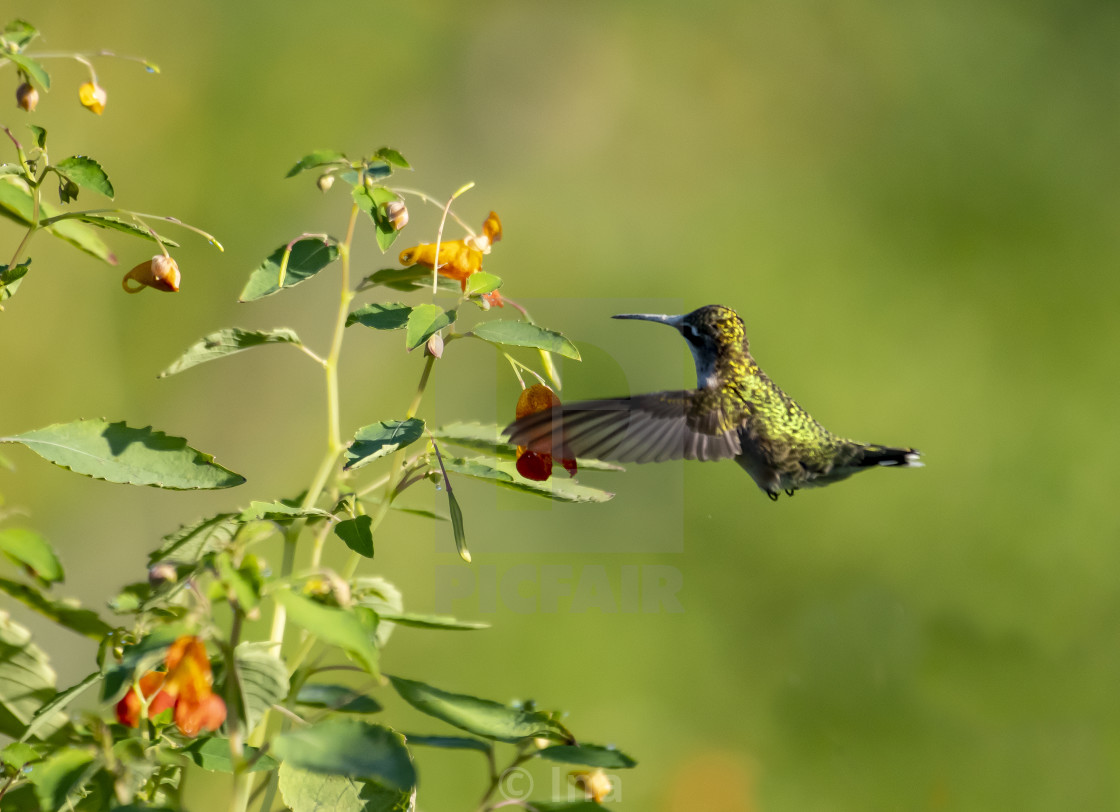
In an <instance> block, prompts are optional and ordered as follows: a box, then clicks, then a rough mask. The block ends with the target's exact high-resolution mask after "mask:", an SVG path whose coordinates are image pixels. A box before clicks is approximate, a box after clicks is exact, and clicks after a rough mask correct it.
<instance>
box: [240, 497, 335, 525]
mask: <svg viewBox="0 0 1120 812" xmlns="http://www.w3.org/2000/svg"><path fill="white" fill-rule="evenodd" d="M330 516H331V514H330V513H328V512H327V511H325V510H321V509H320V508H315V507H306V508H305V507H299V506H298V505H289V504H286V503H284V502H256V501H253V502H250V503H249V507H247V508H245V509H244V510H243V511H241V514H240V515H239V516H238V517H237V518H238V520H239V521H242V522H253V521H269V522H290V521H293V520H294V519H310V518H316V517H318V518H320V519H328V518H330Z"/></svg>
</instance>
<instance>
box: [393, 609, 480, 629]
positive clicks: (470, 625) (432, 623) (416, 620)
mask: <svg viewBox="0 0 1120 812" xmlns="http://www.w3.org/2000/svg"><path fill="white" fill-rule="evenodd" d="M377 616H378V617H379V618H381V619H382V620H391V621H392V622H393V623H399V624H400V625H401V626H412V627H414V628H417V629H446V630H448V631H474V630H477V629H489V628H490V624H489V623H482V622H480V621H476V620H459V619H458V618H454V617H451V616H450V615H422V614H417V613H416V612H395V611H392V610H389V609H384V610H381V609H379V610H377Z"/></svg>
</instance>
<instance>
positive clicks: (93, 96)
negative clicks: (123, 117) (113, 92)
mask: <svg viewBox="0 0 1120 812" xmlns="http://www.w3.org/2000/svg"><path fill="white" fill-rule="evenodd" d="M78 98H79V99H80V100H81V102H82V107H84V108H86V109H87V110H89V111H91V112H93V113H97V115H101V114H102V113H104V112H105V102H106V100H107V99H108V94H107V93H106V92H105V88H103V87H102V86H101V85H99V84H96V83H94V82H86V83H85V84H84V85H82V86H81V87H79V88H78Z"/></svg>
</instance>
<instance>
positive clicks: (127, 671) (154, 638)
mask: <svg viewBox="0 0 1120 812" xmlns="http://www.w3.org/2000/svg"><path fill="white" fill-rule="evenodd" d="M185 633H186V629H185V627H183V626H180V625H168V626H158V627H156V629H155V630H154V631H152V632H151V633H150V634H147V635H145V636H144V637H143V638H141V639H140V640H139V641H138V642H137V643H136V645H133V646H128V647H127V648H126V649H125V650H124V652H123V653H122V654H121V659H120V662H112V661H110V662H111V665H109V666H108V667H107V668H105V670H104V681H103V682H102V683H101V701H102V702H106V703H108V702H116V701H117V700H119V699H120V698H121V697H122V696H124V692H125V691H127V690H128V689H129V687H130V686H131V685H132V682H133V679H134V678H135V677H136V675H137V674H138V673H139V674H144V673H147V672H148V671H151V670H152V669H153V668H155V667H156V666H157V665H159V664H160V663H162V662H163V659H164V656H165V655H166V653H167V649H169V648H170V647H171V644H172V643H174V642H175V640H176V639H178V638H179V637H181V636H182V635H183V634H185Z"/></svg>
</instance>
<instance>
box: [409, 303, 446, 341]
mask: <svg viewBox="0 0 1120 812" xmlns="http://www.w3.org/2000/svg"><path fill="white" fill-rule="evenodd" d="M454 321H455V311H454V310H448V311H446V312H445V311H444V309H443V308H442V307H440V306H439V305H434V304H421V305H417V306H416V307H414V308H412V312H411V313H409V314H408V327H407V328H406V329H405V341H404V345H405V347H406V348H407V349H410V350H414V349H416V348H417V347H419V346H420V345H421V344H423V343H424V342H425V341H427V340H428V339H429V338H430V337H431V336H432V335H433V334H434V333H438V332H439V331H440V330H442V329H443V328H444V327H447V326H448V325H450V324H452V323H453V322H454Z"/></svg>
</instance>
